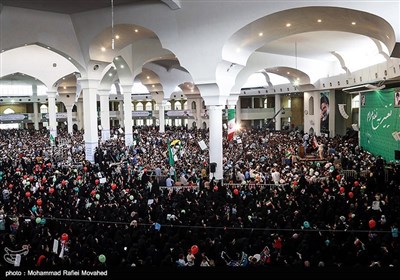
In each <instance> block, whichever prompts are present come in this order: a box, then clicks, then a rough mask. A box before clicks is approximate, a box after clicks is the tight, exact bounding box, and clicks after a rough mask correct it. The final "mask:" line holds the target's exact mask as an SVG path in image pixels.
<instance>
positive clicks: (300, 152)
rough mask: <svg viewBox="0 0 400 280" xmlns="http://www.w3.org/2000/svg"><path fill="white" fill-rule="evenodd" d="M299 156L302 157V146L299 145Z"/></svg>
mask: <svg viewBox="0 0 400 280" xmlns="http://www.w3.org/2000/svg"><path fill="white" fill-rule="evenodd" d="M299 157H301V158H304V146H303V145H300V146H299Z"/></svg>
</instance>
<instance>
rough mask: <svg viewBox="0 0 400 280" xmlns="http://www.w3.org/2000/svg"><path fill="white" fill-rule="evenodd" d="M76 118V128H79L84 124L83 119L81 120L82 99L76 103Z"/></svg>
mask: <svg viewBox="0 0 400 280" xmlns="http://www.w3.org/2000/svg"><path fill="white" fill-rule="evenodd" d="M76 118H77V121H78V130H81V129H82V128H83V126H84V123H85V122H84V120H83V102H82V100H78V102H77V103H76Z"/></svg>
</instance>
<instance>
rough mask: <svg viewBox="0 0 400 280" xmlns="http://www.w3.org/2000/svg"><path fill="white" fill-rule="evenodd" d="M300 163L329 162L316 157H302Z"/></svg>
mask: <svg viewBox="0 0 400 280" xmlns="http://www.w3.org/2000/svg"><path fill="white" fill-rule="evenodd" d="M300 161H327V160H326V159H320V158H319V157H316V156H314V155H307V156H305V157H301V158H300Z"/></svg>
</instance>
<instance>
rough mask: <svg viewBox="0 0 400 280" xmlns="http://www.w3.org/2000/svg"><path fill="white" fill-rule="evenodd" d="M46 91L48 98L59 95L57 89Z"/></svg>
mask: <svg viewBox="0 0 400 280" xmlns="http://www.w3.org/2000/svg"><path fill="white" fill-rule="evenodd" d="M46 93H47V97H48V98H56V96H57V95H58V92H57V91H47V92H46Z"/></svg>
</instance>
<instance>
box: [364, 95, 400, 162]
mask: <svg viewBox="0 0 400 280" xmlns="http://www.w3.org/2000/svg"><path fill="white" fill-rule="evenodd" d="M360 99H361V102H360V144H361V146H362V147H363V148H364V149H365V150H367V151H369V152H370V153H372V154H374V155H376V156H378V155H380V156H382V157H383V158H384V159H385V160H386V161H392V160H395V151H396V150H400V132H399V131H400V103H399V100H400V89H387V90H379V91H371V92H366V93H361V96H360Z"/></svg>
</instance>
